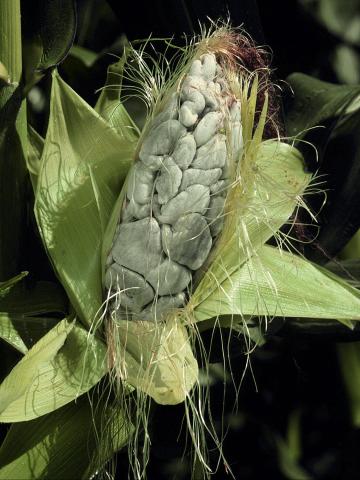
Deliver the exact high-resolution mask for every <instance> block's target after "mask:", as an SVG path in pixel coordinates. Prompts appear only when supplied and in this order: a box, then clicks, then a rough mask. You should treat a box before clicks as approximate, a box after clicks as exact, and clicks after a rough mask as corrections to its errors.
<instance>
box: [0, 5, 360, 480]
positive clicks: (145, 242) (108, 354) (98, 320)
mask: <svg viewBox="0 0 360 480" xmlns="http://www.w3.org/2000/svg"><path fill="white" fill-rule="evenodd" d="M1 12H3V17H2V19H1V21H2V24H3V25H4V26H5V27H6V28H8V30H9V32H11V35H12V36H13V37H11V35H10V33H9V34H8V35H9V38H10V40H9V43H8V44H2V45H1V50H0V53H1V58H0V60H1V62H2V68H3V70H2V71H1V72H2V73H1V75H2V79H3V84H2V87H1V97H0V100H1V103H0V105H1V106H2V110H1V112H0V115H1V125H2V126H3V130H2V132H1V134H2V137H1V148H2V150H1V155H2V157H1V162H2V163H1V169H2V170H1V171H2V173H3V178H4V179H5V178H8V177H9V174H8V173H7V169H10V168H11V169H12V170H11V172H12V173H11V175H10V176H12V178H13V180H14V183H15V184H16V185H17V186H19V185H21V182H26V181H31V186H32V191H33V198H34V205H33V208H34V215H35V219H36V228H37V232H38V234H39V236H40V238H41V241H42V243H43V245H44V248H45V250H46V253H47V256H48V259H49V262H50V264H51V266H52V269H53V272H54V274H55V275H56V278H57V279H58V283H55V282H37V283H36V285H35V286H34V287H33V288H32V290H29V287H28V286H27V284H26V277H31V271H29V272H25V271H24V272H20V271H14V270H16V267H17V264H16V265H7V260H8V258H9V256H13V257H14V258H16V255H17V253H16V252H17V251H18V246H17V245H16V243H15V242H14V244H12V242H11V241H9V239H8V236H9V235H11V238H16V239H17V238H18V237H19V235H20V234H16V231H17V230H15V229H19V228H20V227H21V218H22V214H21V210H23V209H25V205H24V202H25V199H24V198H23V191H22V190H21V188H20V187H19V190H18V191H17V190H14V189H12V195H13V196H12V197H10V194H9V192H6V191H5V192H4V194H3V193H2V195H3V198H4V199H6V200H7V201H6V203H4V205H3V206H2V209H3V213H2V214H3V215H4V216H5V215H8V217H10V216H11V218H13V219H14V220H15V219H16V221H19V223H16V222H14V223H16V225H14V227H13V229H12V230H11V231H6V229H5V228H4V231H1V234H2V235H3V238H2V239H1V240H2V241H3V242H4V245H5V247H6V248H5V247H4V248H3V251H2V252H1V260H2V267H1V268H2V270H1V274H2V277H3V278H2V280H3V282H2V283H1V284H0V288H1V296H0V311H1V314H0V315H1V330H0V335H1V338H2V339H3V340H5V342H7V343H8V344H9V345H11V346H12V347H13V348H14V349H15V350H17V352H19V356H20V355H21V357H20V358H19V359H17V360H18V361H16V362H14V363H13V364H12V365H11V368H10V369H9V371H8V372H7V374H6V375H4V378H3V380H2V383H1V385H0V406H1V408H0V421H1V422H4V423H11V424H12V425H11V427H10V428H9V430H8V433H7V435H6V438H5V440H4V442H3V445H2V447H1V449H0V462H1V469H0V478H4V479H5V478H7V479H10V478H29V479H30V478H69V477H70V476H71V477H72V478H92V477H93V476H94V475H96V474H99V475H100V474H101V471H102V469H106V468H110V470H111V467H108V466H107V462H108V461H109V460H111V458H112V456H113V454H114V453H115V452H117V451H118V450H120V449H121V448H128V451H129V461H130V464H131V471H132V478H144V477H145V475H146V465H147V462H148V456H149V449H150V448H151V438H150V434H149V415H150V412H151V408H152V405H153V404H154V403H156V404H160V405H175V404H179V403H184V411H185V425H186V428H187V431H188V435H189V439H190V444H191V449H192V450H193V472H194V475H195V473H196V472H198V471H199V469H200V470H201V472H202V473H201V475H203V476H204V477H206V476H208V475H210V474H211V466H210V463H209V459H208V451H207V445H206V443H207V442H206V437H207V435H209V436H210V437H211V438H212V441H214V442H215V445H216V447H217V449H218V452H219V458H220V460H221V462H222V463H223V464H224V465H225V466H226V468H228V470H229V471H231V468H230V466H228V465H227V462H226V458H225V457H224V455H223V454H222V448H221V445H222V441H223V439H222V437H221V435H219V434H218V433H217V432H216V429H215V428H214V426H213V425H211V422H210V423H207V422H206V421H205V420H204V418H205V415H206V409H207V401H208V399H207V397H208V391H207V388H206V387H203V384H202V383H201V381H200V375H199V367H198V361H200V360H201V363H202V364H203V365H205V367H203V370H204V371H205V374H206V373H207V372H208V369H209V357H210V352H209V351H207V349H206V346H205V344H204V343H203V341H202V332H203V331H206V330H213V331H217V330H221V329H223V330H228V331H231V332H234V333H235V334H236V335H239V336H241V337H242V338H243V339H244V345H245V348H244V352H243V355H244V356H246V358H247V359H248V362H250V359H251V352H252V350H253V349H254V348H261V345H262V344H263V343H264V342H265V335H266V332H267V328H268V326H271V324H272V322H273V321H274V319H276V318H279V317H280V318H286V319H289V318H290V319H291V318H296V319H298V321H300V322H301V321H304V322H306V319H309V318H310V319H317V321H322V320H324V321H325V320H329V319H332V320H334V322H340V323H342V324H343V325H345V326H346V327H349V328H353V326H354V322H355V321H357V320H359V319H360V296H359V292H358V290H357V289H356V288H355V287H354V286H352V285H350V284H349V283H347V282H346V281H344V280H343V279H342V278H341V277H339V276H337V275H335V274H334V273H332V272H330V271H328V270H326V269H325V268H322V267H319V266H317V265H315V264H314V263H311V262H310V261H308V260H306V259H305V258H304V257H303V256H302V255H301V254H300V253H299V252H300V247H299V244H298V243H296V241H295V240H294V241H293V237H294V236H296V235H295V234H294V235H293V232H294V229H296V223H297V218H298V215H297V213H298V212H299V211H307V212H308V214H309V215H310V216H311V217H312V218H314V213H313V212H312V211H311V209H310V208H309V207H308V204H307V199H308V197H310V196H311V195H312V194H313V193H315V192H318V191H319V190H322V188H323V185H322V184H321V179H318V178H317V177H316V176H315V177H312V175H311V174H309V173H307V171H306V170H305V168H304V160H303V156H302V154H301V152H300V150H299V149H298V148H297V147H298V146H299V145H301V141H302V139H301V134H300V133H299V132H290V133H291V135H293V136H292V137H289V138H286V137H285V136H284V135H283V133H282V131H283V130H282V126H281V124H280V122H279V118H278V115H277V113H276V108H275V106H276V101H277V98H276V90H275V89H274V86H273V84H272V83H271V80H270V72H269V67H268V64H267V62H266V54H265V53H264V52H263V51H262V50H261V49H258V48H257V47H256V46H255V45H254V43H253V42H252V40H251V39H250V38H249V37H248V36H247V34H246V33H245V32H241V31H240V30H237V29H234V28H232V27H231V26H230V25H229V24H228V23H226V22H218V23H213V24H211V26H210V27H209V28H208V29H205V28H204V29H203V32H202V34H201V35H199V36H198V37H195V38H193V39H189V41H188V43H187V46H186V48H176V47H174V45H172V44H171V43H169V42H167V45H168V48H167V52H166V55H165V56H160V55H159V56H158V57H157V58H154V56H150V55H149V54H148V47H149V42H144V43H142V44H137V45H131V44H127V45H126V47H125V50H124V54H123V56H122V57H121V58H120V59H119V60H118V61H117V62H116V63H115V64H114V65H112V66H110V67H109V69H108V74H107V81H106V84H105V86H104V88H103V89H102V90H101V93H100V95H99V98H98V100H97V103H96V105H95V106H94V107H92V106H91V105H89V104H88V103H87V102H86V101H85V100H83V99H82V98H81V97H80V96H79V95H78V94H77V93H76V92H75V91H74V90H73V89H72V88H71V87H70V86H69V85H68V84H67V83H66V82H65V81H64V80H63V79H62V78H61V76H60V74H59V72H58V71H57V69H56V68H53V65H54V64H57V63H59V61H60V60H61V58H62V56H63V55H64V51H65V50H66V49H63V51H61V54H60V55H59V58H57V60H56V61H54V62H48V64H46V65H45V66H44V59H42V62H43V63H41V61H39V62H38V63H37V65H36V68H35V69H34V71H36V73H37V75H39V76H41V75H42V74H44V73H45V70H49V71H50V70H51V95H50V114H49V122H48V126H47V130H46V136H45V138H42V137H41V136H40V135H39V133H37V132H36V131H35V130H34V128H32V126H31V125H30V124H29V123H28V122H27V119H26V108H25V107H26V98H25V96H24V92H26V89H27V88H30V87H29V85H31V84H33V83H34V82H36V81H37V76H32V77H30V80H29V83H28V84H27V85H25V86H24V84H23V83H20V85H19V82H20V78H21V66H20V65H21V41H20V27H19V25H20V23H19V22H20V9H19V2H18V1H14V0H13V1H10V0H9V1H8V0H6V1H4V5H3V6H1ZM9 18H10V19H11V21H10V22H9V21H8V19H9ZM164 42H166V41H164ZM139 45H140V46H139ZM169 53H171V60H168V57H167V55H169ZM249 55H251V56H252V58H255V59H256V60H257V62H255V63H254V62H252V63H251V64H249V62H248V58H249ZM14 62H15V63H14ZM19 62H20V63H19ZM41 65H42V66H41ZM40 66H41V68H40ZM123 80H124V82H125V81H126V82H128V84H130V87H128V89H127V90H126V88H125V87H123V86H122V84H123ZM126 96H130V97H131V96H137V97H140V98H142V99H143V101H144V102H145V104H146V106H147V116H146V121H145V125H144V127H143V128H142V130H141V131H140V130H139V129H138V127H137V126H136V124H135V122H134V121H133V119H132V118H131V117H130V115H129V113H128V112H127V110H126V107H125V105H126V104H125V103H124V98H126ZM9 99H10V100H9ZM9 105H10V106H12V112H13V115H10V114H9V109H8V106H9ZM307 127H308V126H305V127H304V130H305V129H306V128H307ZM7 152H11V156H12V158H13V161H12V163H11V165H10V164H9V157H7V155H6V153H7ZM5 173H6V176H5ZM15 179H16V182H15ZM4 187H6V185H4ZM9 205H10V207H9V209H8V206H9ZM10 208H12V209H13V210H10ZM18 210H19V211H18ZM4 218H5V217H4ZM10 223H11V222H10V220H8V221H7V223H6V222H4V223H3V225H10ZM4 239H5V240H4ZM271 239H272V240H273V241H272V242H269V241H270V240H271ZM8 248H10V250H9V249H8ZM10 251H12V252H13V253H10ZM60 285H61V286H60ZM223 350H224V356H225V357H226V356H227V352H226V345H224V346H223ZM240 395H241V391H240ZM104 471H105V470H104Z"/></svg>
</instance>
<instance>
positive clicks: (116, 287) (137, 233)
mask: <svg viewBox="0 0 360 480" xmlns="http://www.w3.org/2000/svg"><path fill="white" fill-rule="evenodd" d="M240 118H241V110H240V103H239V102H238V101H237V100H236V99H235V97H234V95H232V94H231V93H230V89H229V86H228V83H227V81H226V78H225V75H224V72H223V69H222V68H221V67H220V65H219V64H218V63H217V61H216V57H215V55H214V54H212V53H206V54H203V55H201V56H200V58H199V59H196V60H194V61H193V62H192V63H191V65H190V68H189V70H188V73H187V74H186V75H185V76H184V78H183V80H182V82H181V83H180V85H179V87H178V91H176V92H174V93H172V94H171V95H170V98H169V99H168V100H167V102H165V105H164V108H163V109H162V111H161V112H160V113H158V115H156V116H155V118H154V120H153V122H152V125H151V128H150V129H149V131H148V133H147V134H146V137H145V138H144V140H143V142H142V145H141V147H140V151H139V155H138V159H137V160H136V161H135V162H134V164H133V166H132V168H131V170H130V172H129V175H128V178H127V182H126V197H125V199H124V202H123V206H122V211H121V217H120V221H119V224H118V226H117V229H116V232H115V237H114V241H113V245H112V248H111V251H110V253H109V256H108V259H107V267H106V272H105V288H106V289H107V291H110V293H111V294H115V296H116V297H117V299H118V306H117V310H116V311H117V315H118V317H119V318H122V319H130V320H150V321H152V320H162V319H164V318H165V316H166V314H167V313H168V312H169V311H170V310H171V309H174V308H179V307H181V306H183V305H184V304H185V302H186V299H187V297H188V294H189V292H191V288H192V279H193V276H194V274H195V272H196V271H198V270H199V269H200V268H202V267H203V266H204V264H205V262H206V260H207V258H208V256H209V253H210V251H211V249H212V246H213V244H214V242H215V241H216V238H217V236H218V235H219V233H220V232H221V229H222V225H223V220H224V204H225V197H226V191H227V187H228V185H229V182H230V165H231V162H234V161H236V159H238V158H239V157H240V154H241V151H242V130H241V121H240ZM225 132H226V133H229V135H226V134H225ZM229 139H230V140H229Z"/></svg>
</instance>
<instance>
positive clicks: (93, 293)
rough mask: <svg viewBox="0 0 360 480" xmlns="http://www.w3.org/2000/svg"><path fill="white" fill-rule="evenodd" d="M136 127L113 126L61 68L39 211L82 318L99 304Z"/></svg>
mask: <svg viewBox="0 0 360 480" xmlns="http://www.w3.org/2000/svg"><path fill="white" fill-rule="evenodd" d="M135 146H136V143H135V142H134V139H133V135H132V133H131V132H128V131H127V130H126V129H125V130H124V134H123V135H120V134H119V133H117V132H115V131H114V130H113V129H112V128H111V127H110V126H109V125H108V124H107V123H106V122H105V120H103V119H102V118H101V117H100V116H99V115H98V114H97V113H96V112H95V111H94V110H93V109H92V108H91V107H90V106H89V105H88V104H87V103H86V102H85V101H84V100H82V99H81V98H80V97H79V96H78V95H77V94H76V93H75V92H74V91H73V90H72V89H71V88H70V87H69V86H68V85H67V84H66V83H65V82H64V81H63V80H61V78H60V77H59V76H58V74H57V73H54V75H53V84H52V92H51V104H50V119H49V127H48V131H47V135H46V139H45V145H44V150H43V155H42V161H41V168H40V172H39V178H38V184H37V191H36V199H35V200H36V203H35V213H36V217H37V221H38V225H39V228H40V232H41V235H42V238H43V241H44V244H45V246H46V248H47V251H48V254H49V256H50V258H51V260H52V263H53V265H54V268H55V270H56V272H57V274H58V276H59V278H60V280H61V282H62V284H63V286H64V288H65V289H66V291H67V294H68V296H69V298H70V300H71V302H72V304H73V306H74V308H75V310H76V312H77V314H78V315H79V317H80V319H81V320H82V321H83V322H85V323H86V324H87V325H89V324H91V323H92V321H93V320H94V318H95V317H96V314H97V312H98V310H99V308H100V306H101V303H102V283H101V282H102V279H101V259H100V258H101V246H102V235H103V231H104V229H105V227H106V225H107V222H108V218H109V216H110V213H111V211H112V208H113V205H114V204H115V201H116V198H117V196H118V194H119V192H120V189H121V186H122V183H123V181H124V178H125V176H126V173H127V171H128V168H129V165H130V164H131V162H132V158H133V155H134V150H135Z"/></svg>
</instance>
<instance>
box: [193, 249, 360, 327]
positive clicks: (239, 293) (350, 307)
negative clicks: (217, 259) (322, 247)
mask: <svg viewBox="0 0 360 480" xmlns="http://www.w3.org/2000/svg"><path fill="white" fill-rule="evenodd" d="M194 313H195V318H196V319H197V320H205V319H207V318H211V317H216V316H218V315H226V314H234V315H252V316H266V317H270V318H271V317H299V318H306V317H308V318H323V319H337V320H339V321H341V322H343V323H345V324H347V325H348V326H350V327H351V323H349V322H348V321H349V320H360V292H359V291H358V290H356V289H355V288H353V287H351V286H350V285H348V284H346V282H344V280H342V279H340V278H339V277H336V276H335V275H334V274H330V273H329V274H328V273H327V272H326V273H324V269H320V268H318V267H317V266H315V265H314V264H312V263H310V262H309V261H307V260H305V259H303V258H301V257H299V256H297V255H294V254H291V253H287V252H285V251H282V250H279V249H278V248H275V247H271V246H268V245H264V246H263V247H262V248H261V249H259V250H258V252H257V254H256V255H255V256H253V257H252V258H251V259H250V260H249V261H248V262H247V263H245V264H244V265H243V266H242V267H241V268H239V269H238V270H237V271H236V272H234V273H233V274H232V275H230V276H229V278H228V279H227V280H226V281H225V282H223V283H222V284H221V285H220V286H219V287H218V289H217V290H216V291H215V292H214V293H213V294H212V295H210V296H209V297H208V298H207V299H206V301H204V302H203V303H202V304H200V305H198V306H197V308H196V309H195V312H194Z"/></svg>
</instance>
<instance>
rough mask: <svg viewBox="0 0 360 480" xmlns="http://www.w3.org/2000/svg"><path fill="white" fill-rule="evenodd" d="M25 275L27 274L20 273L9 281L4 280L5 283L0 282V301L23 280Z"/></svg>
mask: <svg viewBox="0 0 360 480" xmlns="http://www.w3.org/2000/svg"><path fill="white" fill-rule="evenodd" d="M27 274H28V272H21V273H19V274H18V275H16V276H15V277H12V278H10V279H9V280H5V282H0V301H1V299H2V298H3V297H5V296H6V295H7V294H8V293H9V291H10V289H11V288H12V287H13V286H14V285H16V284H17V283H18V282H19V281H20V280H22V279H23V278H25V277H26V275H27Z"/></svg>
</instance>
